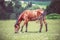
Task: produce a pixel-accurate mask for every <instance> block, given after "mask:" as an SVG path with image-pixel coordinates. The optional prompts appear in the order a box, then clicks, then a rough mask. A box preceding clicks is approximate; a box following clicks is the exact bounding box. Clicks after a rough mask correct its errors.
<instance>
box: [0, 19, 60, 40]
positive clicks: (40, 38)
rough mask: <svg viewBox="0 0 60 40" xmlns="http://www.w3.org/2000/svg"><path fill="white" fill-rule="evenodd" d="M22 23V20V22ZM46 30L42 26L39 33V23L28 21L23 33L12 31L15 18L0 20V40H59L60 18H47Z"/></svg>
mask: <svg viewBox="0 0 60 40" xmlns="http://www.w3.org/2000/svg"><path fill="white" fill-rule="evenodd" d="M22 23H23V22H22ZM47 23H48V32H45V27H44V26H43V29H42V32H41V33H39V32H38V31H39V23H36V21H32V22H29V25H28V32H24V31H25V27H24V29H23V33H22V32H20V31H19V33H17V34H15V33H14V24H15V20H0V40H60V19H55V20H52V19H50V20H49V19H47ZM21 25H22V24H21Z"/></svg>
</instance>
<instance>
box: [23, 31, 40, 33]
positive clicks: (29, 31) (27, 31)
mask: <svg viewBox="0 0 60 40" xmlns="http://www.w3.org/2000/svg"><path fill="white" fill-rule="evenodd" d="M22 33H41V32H39V31H27V32H22Z"/></svg>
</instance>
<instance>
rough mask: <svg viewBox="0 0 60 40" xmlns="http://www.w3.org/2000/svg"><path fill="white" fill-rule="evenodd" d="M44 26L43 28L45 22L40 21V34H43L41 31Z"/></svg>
mask: <svg viewBox="0 0 60 40" xmlns="http://www.w3.org/2000/svg"><path fill="white" fill-rule="evenodd" d="M42 26H43V20H42V19H40V30H39V32H41V30H42Z"/></svg>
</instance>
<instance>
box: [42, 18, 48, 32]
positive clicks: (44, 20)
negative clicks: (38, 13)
mask: <svg viewBox="0 0 60 40" xmlns="http://www.w3.org/2000/svg"><path fill="white" fill-rule="evenodd" d="M43 22H44V24H45V27H46V32H47V31H48V28H47V22H46V18H45V17H44V19H43Z"/></svg>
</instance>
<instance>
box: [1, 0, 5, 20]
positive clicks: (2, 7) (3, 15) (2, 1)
mask: <svg viewBox="0 0 60 40" xmlns="http://www.w3.org/2000/svg"><path fill="white" fill-rule="evenodd" d="M5 12H6V6H5V1H4V0H0V19H5V18H6V15H5Z"/></svg>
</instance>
